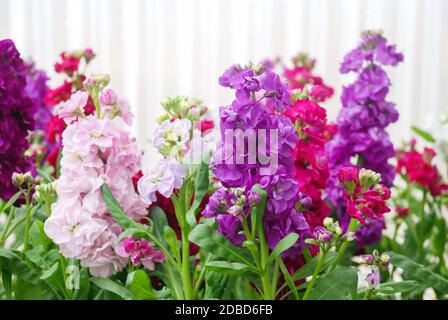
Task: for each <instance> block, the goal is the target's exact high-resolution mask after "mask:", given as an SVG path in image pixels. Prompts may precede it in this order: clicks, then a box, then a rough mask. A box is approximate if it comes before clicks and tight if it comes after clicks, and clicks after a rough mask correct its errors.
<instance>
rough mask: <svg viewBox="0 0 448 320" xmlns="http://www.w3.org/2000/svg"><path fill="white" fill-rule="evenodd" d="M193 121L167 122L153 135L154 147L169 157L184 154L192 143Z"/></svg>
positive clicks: (177, 120)
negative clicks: (172, 154) (191, 130)
mask: <svg viewBox="0 0 448 320" xmlns="http://www.w3.org/2000/svg"><path fill="white" fill-rule="evenodd" d="M190 129H191V121H190V120H188V119H175V120H173V121H171V120H165V121H164V122H162V123H161V124H160V126H159V127H157V128H156V130H155V131H154V134H153V146H154V147H155V148H157V149H159V151H160V152H161V153H162V154H164V155H166V156H168V155H170V154H171V153H172V152H174V154H176V153H178V152H179V151H180V152H184V151H186V150H187V148H188V143H189V141H190V133H191V132H190Z"/></svg>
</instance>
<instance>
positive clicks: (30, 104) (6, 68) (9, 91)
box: [0, 39, 37, 203]
mask: <svg viewBox="0 0 448 320" xmlns="http://www.w3.org/2000/svg"><path fill="white" fill-rule="evenodd" d="M27 74H28V70H27V66H26V64H25V63H24V61H23V60H22V59H21V58H20V53H19V52H18V51H17V49H16V47H15V45H14V42H13V41H12V40H9V39H6V40H1V41H0V163H1V164H0V185H1V186H2V187H1V188H0V199H3V200H5V201H8V200H9V199H10V198H11V197H12V196H13V195H14V194H15V193H16V192H17V191H18V189H17V188H16V187H15V186H14V185H13V184H12V181H11V176H12V174H13V173H14V172H19V173H23V172H27V171H30V172H32V173H34V172H35V166H34V159H33V158H25V155H24V153H25V151H26V150H27V149H28V148H29V146H30V143H29V141H28V140H27V136H28V133H29V132H31V131H33V130H34V128H35V118H34V117H35V114H36V111H37V104H36V103H35V101H33V100H32V99H31V98H30V96H29V92H28V91H27ZM30 85H31V84H30ZM22 200H23V197H22V198H21V199H19V201H18V202H17V203H21V201H22Z"/></svg>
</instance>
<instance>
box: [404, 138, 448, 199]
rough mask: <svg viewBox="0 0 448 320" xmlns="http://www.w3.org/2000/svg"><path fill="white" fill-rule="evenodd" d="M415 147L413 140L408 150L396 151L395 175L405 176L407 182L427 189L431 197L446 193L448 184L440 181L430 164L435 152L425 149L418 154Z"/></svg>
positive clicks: (434, 168)
mask: <svg viewBox="0 0 448 320" xmlns="http://www.w3.org/2000/svg"><path fill="white" fill-rule="evenodd" d="M415 145H416V143H415V140H413V141H411V143H410V150H407V151H406V150H398V152H397V159H398V161H397V173H400V174H405V175H406V176H407V178H408V181H409V182H413V183H416V184H418V185H419V186H421V187H422V188H425V189H427V190H428V191H429V192H430V194H431V195H432V196H433V197H436V196H439V195H441V194H442V193H443V192H446V191H448V184H447V183H444V182H443V181H442V177H441V175H440V173H439V171H438V169H437V167H436V165H434V164H433V163H432V162H433V159H434V157H435V156H436V151H435V150H434V149H431V148H428V147H425V148H424V149H423V152H419V151H418V150H417V149H416V148H415Z"/></svg>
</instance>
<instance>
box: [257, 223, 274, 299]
mask: <svg viewBox="0 0 448 320" xmlns="http://www.w3.org/2000/svg"><path fill="white" fill-rule="evenodd" d="M258 239H259V241H260V259H261V263H260V264H261V268H262V270H261V271H262V277H261V282H262V284H263V296H264V299H265V300H273V299H274V297H273V295H272V289H271V281H270V280H269V269H270V268H269V265H268V259H269V248H268V244H267V241H266V235H265V233H264V227H263V222H262V221H260V222H259V223H258Z"/></svg>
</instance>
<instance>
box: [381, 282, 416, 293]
mask: <svg viewBox="0 0 448 320" xmlns="http://www.w3.org/2000/svg"><path fill="white" fill-rule="evenodd" d="M418 285H419V284H418V282H417V281H414V280H405V281H399V282H386V283H381V284H380V286H379V288H378V289H375V291H376V292H380V293H384V294H393V293H398V292H408V291H411V290H413V289H415V288H417V287H418Z"/></svg>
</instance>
